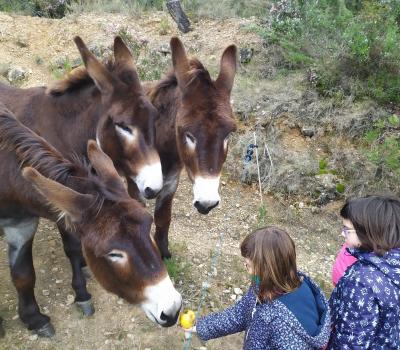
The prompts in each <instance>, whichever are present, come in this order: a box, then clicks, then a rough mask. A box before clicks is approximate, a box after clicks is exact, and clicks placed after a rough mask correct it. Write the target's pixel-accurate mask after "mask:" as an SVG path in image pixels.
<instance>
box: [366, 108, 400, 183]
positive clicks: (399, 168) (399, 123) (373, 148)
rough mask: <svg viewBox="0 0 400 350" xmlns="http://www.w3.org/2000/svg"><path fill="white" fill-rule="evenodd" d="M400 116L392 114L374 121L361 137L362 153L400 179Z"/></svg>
mask: <svg viewBox="0 0 400 350" xmlns="http://www.w3.org/2000/svg"><path fill="white" fill-rule="evenodd" d="M399 130H400V118H399V116H398V115H397V114H392V115H389V116H387V117H386V118H381V119H379V120H378V121H376V122H375V123H374V124H373V126H372V128H371V129H370V130H368V131H366V132H365V134H364V135H363V137H362V151H363V153H364V155H365V156H366V157H367V158H368V159H369V160H370V161H371V162H373V163H374V164H375V165H377V166H378V167H380V169H381V170H382V171H385V170H386V172H387V173H391V174H392V175H393V177H394V178H395V179H397V180H398V181H400V136H399V135H400V133H399Z"/></svg>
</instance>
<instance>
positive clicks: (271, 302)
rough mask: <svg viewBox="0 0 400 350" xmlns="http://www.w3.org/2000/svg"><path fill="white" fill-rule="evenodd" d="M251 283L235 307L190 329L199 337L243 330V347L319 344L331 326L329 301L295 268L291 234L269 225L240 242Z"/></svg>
mask: <svg viewBox="0 0 400 350" xmlns="http://www.w3.org/2000/svg"><path fill="white" fill-rule="evenodd" d="M240 250H241V253H242V256H243V257H244V258H245V263H246V267H247V269H248V272H249V273H250V274H251V276H252V284H251V286H250V288H249V290H248V291H247V293H246V294H245V295H244V296H243V298H242V299H241V300H240V301H238V302H237V303H236V304H235V305H234V306H232V307H230V308H228V309H226V310H224V311H222V312H219V313H214V314H211V315H208V316H206V317H204V318H200V319H199V320H198V321H197V323H196V326H195V327H193V329H192V331H197V333H198V336H199V337H200V339H202V340H208V339H212V338H218V337H222V336H225V335H228V334H233V333H237V332H241V331H245V335H244V346H243V349H245V350H256V349H257V350H261V349H285V350H286V349H299V350H300V349H301V350H307V349H320V348H323V347H324V345H326V344H327V342H328V339H329V331H330V316H329V308H328V302H327V301H326V299H325V297H324V295H323V293H322V292H321V290H320V289H319V288H318V287H317V285H316V284H315V283H314V282H312V281H311V280H310V279H309V278H308V277H307V276H305V275H304V274H302V273H299V272H297V267H296V251H295V246H294V243H293V241H292V239H291V238H290V236H289V235H288V234H287V233H286V232H285V231H283V230H280V229H278V228H276V227H273V226H267V227H265V228H262V229H259V230H257V231H255V232H253V233H251V234H250V235H248V236H247V237H246V238H245V239H244V241H243V242H242V244H241V246H240Z"/></svg>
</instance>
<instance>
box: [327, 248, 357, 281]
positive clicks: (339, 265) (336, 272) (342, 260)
mask: <svg viewBox="0 0 400 350" xmlns="http://www.w3.org/2000/svg"><path fill="white" fill-rule="evenodd" d="M346 248H347V244H346V243H344V244H343V245H342V248H341V249H340V251H339V253H338V255H337V257H336V260H335V263H334V264H333V268H332V282H333V285H335V286H336V285H337V283H338V282H339V280H340V278H341V277H342V276H343V275H344V273H345V272H346V270H347V268H348V267H349V266H351V265H353V264H354V263H355V262H356V261H357V259H356V258H355V257H354V256H352V255H351V254H350V253H349V252H348V251H347V250H346Z"/></svg>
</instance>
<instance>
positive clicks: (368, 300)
mask: <svg viewBox="0 0 400 350" xmlns="http://www.w3.org/2000/svg"><path fill="white" fill-rule="evenodd" d="M366 282H367V281H365V280H360V279H359V278H358V281H357V284H356V285H355V286H354V288H352V289H351V290H350V291H348V295H347V298H346V300H345V301H343V302H342V304H341V305H340V315H339V316H338V320H337V323H336V329H335V335H334V337H335V338H336V341H337V342H338V343H340V344H341V349H343V350H350V349H351V350H361V349H362V350H365V349H370V344H371V340H372V339H374V337H375V336H376V333H377V330H378V327H377V326H378V323H379V302H378V299H377V298H376V293H379V288H380V286H379V285H377V284H376V283H374V282H373V283H372V284H369V283H366ZM371 289H372V292H371ZM346 294H347V293H346Z"/></svg>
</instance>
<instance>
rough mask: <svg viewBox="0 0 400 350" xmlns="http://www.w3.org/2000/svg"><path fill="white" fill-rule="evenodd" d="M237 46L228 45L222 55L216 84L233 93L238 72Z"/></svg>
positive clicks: (221, 88)
mask: <svg viewBox="0 0 400 350" xmlns="http://www.w3.org/2000/svg"><path fill="white" fill-rule="evenodd" d="M236 61H237V48H236V46H235V45H230V46H228V47H227V48H226V49H225V51H224V53H223V54H222V57H221V67H220V71H219V75H218V78H217V80H216V81H215V84H216V85H217V88H218V89H220V90H222V91H225V92H226V93H227V94H230V93H231V90H232V86H233V80H234V78H235V73H236Z"/></svg>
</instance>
